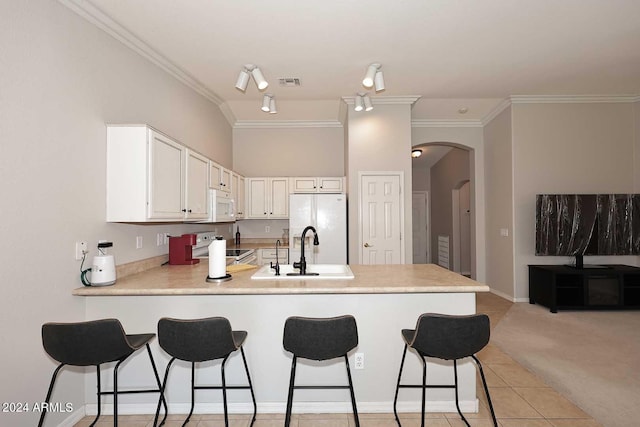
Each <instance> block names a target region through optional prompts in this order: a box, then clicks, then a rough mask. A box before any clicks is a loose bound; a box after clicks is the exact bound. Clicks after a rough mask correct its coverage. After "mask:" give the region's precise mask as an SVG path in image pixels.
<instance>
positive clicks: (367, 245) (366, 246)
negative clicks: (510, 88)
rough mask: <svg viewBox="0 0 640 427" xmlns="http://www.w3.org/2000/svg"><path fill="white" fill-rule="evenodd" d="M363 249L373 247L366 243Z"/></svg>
mask: <svg viewBox="0 0 640 427" xmlns="http://www.w3.org/2000/svg"><path fill="white" fill-rule="evenodd" d="M364 247H365V248H372V247H373V245H370V244H368V243H365V244H364Z"/></svg>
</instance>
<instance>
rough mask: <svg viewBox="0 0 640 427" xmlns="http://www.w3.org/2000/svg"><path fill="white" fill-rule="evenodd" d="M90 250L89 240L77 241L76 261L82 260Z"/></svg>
mask: <svg viewBox="0 0 640 427" xmlns="http://www.w3.org/2000/svg"><path fill="white" fill-rule="evenodd" d="M88 252H89V251H88V249H87V242H76V261H80V260H81V259H82V257H83V256H84V255H85V254H87V253H88Z"/></svg>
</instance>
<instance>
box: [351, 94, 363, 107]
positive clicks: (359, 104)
mask: <svg viewBox="0 0 640 427" xmlns="http://www.w3.org/2000/svg"><path fill="white" fill-rule="evenodd" d="M363 109H364V100H363V99H362V95H358V96H356V102H355V107H353V110H354V111H362V110H363Z"/></svg>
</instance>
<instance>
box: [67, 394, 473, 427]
mask: <svg viewBox="0 0 640 427" xmlns="http://www.w3.org/2000/svg"><path fill="white" fill-rule="evenodd" d="M189 409H190V404H189V403H170V404H169V413H170V414H188V413H189ZM228 409H229V413H230V414H250V413H252V412H253V405H252V404H251V403H248V402H242V403H237V402H235V403H229V405H228ZM425 409H426V412H457V409H456V404H455V401H453V400H451V401H448V400H444V401H432V402H429V401H428V402H426V406H425ZM460 409H461V410H462V411H463V412H478V400H477V399H475V400H461V401H460ZM285 410H286V402H263V403H258V413H259V414H283V413H284V412H285ZM85 411H86V415H96V414H97V413H98V408H97V405H96V404H87V405H86V406H85ZM155 411H156V404H153V403H140V404H136V403H130V404H120V405H118V414H120V415H140V414H153V413H155ZM351 411H352V409H351V403H350V402H294V403H293V410H292V412H293V413H294V414H296V413H297V414H331V413H350V412H351ZM420 411H421V403H420V401H411V402H402V401H401V402H398V412H420ZM222 412H223V408H222V403H196V404H195V407H194V410H193V413H194V414H221V413H222ZM358 412H361V413H381V414H385V413H393V402H358ZM101 413H102V414H105V415H113V404H104V405H103V406H102V411H101ZM80 418H82V417H80ZM70 425H71V426H72V425H73V424H70ZM61 426H62V424H61ZM64 426H65V427H66V426H67V424H65V425H64Z"/></svg>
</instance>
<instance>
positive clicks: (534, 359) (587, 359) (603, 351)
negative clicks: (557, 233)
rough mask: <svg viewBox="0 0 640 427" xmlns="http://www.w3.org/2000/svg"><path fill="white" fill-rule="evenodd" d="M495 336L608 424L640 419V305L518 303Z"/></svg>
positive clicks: (621, 426) (622, 426)
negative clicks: (581, 307)
mask: <svg viewBox="0 0 640 427" xmlns="http://www.w3.org/2000/svg"><path fill="white" fill-rule="evenodd" d="M491 342H492V343H494V344H495V345H497V346H498V347H499V348H500V349H501V350H502V351H504V352H505V353H507V354H508V355H509V356H511V357H512V358H513V359H514V360H516V361H517V362H518V363H520V364H521V365H523V366H524V367H526V368H527V369H529V370H530V371H532V372H533V373H535V374H536V375H538V376H539V377H540V378H542V379H543V380H544V381H545V382H546V383H547V384H548V385H549V386H551V387H553V388H554V389H555V390H557V391H558V392H560V393H561V394H563V395H564V396H565V397H567V398H568V399H569V400H571V401H572V402H573V403H575V404H576V405H578V406H579V407H580V408H581V409H582V410H584V411H585V412H587V413H588V414H589V415H591V416H592V417H593V418H594V419H596V420H597V421H598V422H600V423H601V424H602V425H603V426H605V427H629V426H633V425H640V311H569V312H567V311H561V312H559V313H556V314H553V313H550V312H549V310H548V309H546V308H544V307H541V306H538V305H531V304H528V303H518V304H514V305H513V306H512V307H511V309H509V311H508V312H507V314H506V315H505V317H504V318H503V319H502V320H501V321H500V322H499V323H498V324H497V326H496V327H495V329H494V330H493V332H492V336H491Z"/></svg>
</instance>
